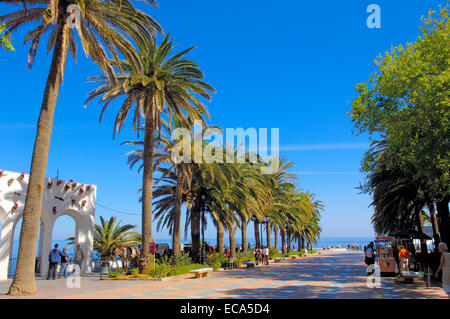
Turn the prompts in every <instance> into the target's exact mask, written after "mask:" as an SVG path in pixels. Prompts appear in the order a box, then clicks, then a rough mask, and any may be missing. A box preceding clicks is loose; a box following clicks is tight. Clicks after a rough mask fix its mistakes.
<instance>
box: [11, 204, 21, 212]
mask: <svg viewBox="0 0 450 319" xmlns="http://www.w3.org/2000/svg"><path fill="white" fill-rule="evenodd" d="M18 207H19V204H17V203H14V206H13V207H12V208H11V212H12V213H15V212H16V210H17V208H18Z"/></svg>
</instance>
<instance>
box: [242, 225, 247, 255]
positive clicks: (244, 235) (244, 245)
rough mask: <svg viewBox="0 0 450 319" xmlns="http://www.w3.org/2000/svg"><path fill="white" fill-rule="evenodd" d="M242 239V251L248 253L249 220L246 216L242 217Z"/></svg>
mask: <svg viewBox="0 0 450 319" xmlns="http://www.w3.org/2000/svg"><path fill="white" fill-rule="evenodd" d="M241 238H242V251H243V252H244V253H246V252H247V251H248V247H247V220H246V219H245V217H244V216H242V217H241Z"/></svg>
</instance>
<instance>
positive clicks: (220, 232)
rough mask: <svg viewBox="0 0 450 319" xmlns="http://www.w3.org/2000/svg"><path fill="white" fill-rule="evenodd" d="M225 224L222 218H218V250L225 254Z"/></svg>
mask: <svg viewBox="0 0 450 319" xmlns="http://www.w3.org/2000/svg"><path fill="white" fill-rule="evenodd" d="M223 236H224V231H223V224H222V222H221V221H220V220H217V252H218V253H219V254H223Z"/></svg>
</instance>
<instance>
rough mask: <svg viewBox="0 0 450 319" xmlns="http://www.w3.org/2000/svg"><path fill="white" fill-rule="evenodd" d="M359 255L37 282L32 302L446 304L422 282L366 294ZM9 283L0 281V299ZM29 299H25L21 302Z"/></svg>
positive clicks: (392, 283) (385, 285) (389, 284)
mask: <svg viewBox="0 0 450 319" xmlns="http://www.w3.org/2000/svg"><path fill="white" fill-rule="evenodd" d="M363 260H364V258H363V254H362V253H360V252H350V251H346V250H343V249H342V250H331V251H324V252H323V253H322V254H320V255H319V254H315V255H309V256H308V257H302V258H299V259H296V260H286V261H284V262H282V263H271V264H270V265H268V266H261V265H260V266H256V267H255V268H253V269H244V268H240V269H235V270H232V271H221V272H213V273H210V275H209V277H207V278H201V279H194V278H193V276H192V275H183V276H178V277H176V278H172V279H168V280H164V281H137V280H136V281H124V280H121V281H112V280H101V281H100V280H99V278H98V277H92V276H90V277H82V278H81V287H80V288H72V289H71V288H68V287H67V286H66V281H65V280H64V279H61V280H42V279H38V280H37V287H38V295H37V296H33V297H32V298H69V299H70V298H75V299H79V298H83V299H99V298H100V299H142V298H151V299H161V298H163V299H166V298H167V299H178V298H183V299H186V298H187V299H196V298H237V299H239V298H246V299H247V298H248V299H251V298H268V299H281V298H282V299H304V298H320V299H349V298H351V299H410V298H414V299H415V298H421V299H429V298H438V299H447V296H446V294H445V293H444V291H443V290H442V288H441V287H440V286H439V285H437V284H432V286H431V287H426V285H425V283H424V282H423V281H421V282H419V283H417V284H414V285H405V284H403V283H401V282H400V281H399V280H397V279H395V278H381V288H368V287H367V275H366V265H365V264H364V262H363ZM10 283H11V280H6V281H0V298H11V297H8V296H7V295H5V294H6V293H7V291H8V287H9V285H10ZM24 298H30V297H24Z"/></svg>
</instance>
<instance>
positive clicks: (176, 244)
mask: <svg viewBox="0 0 450 319" xmlns="http://www.w3.org/2000/svg"><path fill="white" fill-rule="evenodd" d="M180 166H181V165H177V168H178V169H177V171H178V172H177V173H178V174H177V186H176V193H175V205H174V216H173V218H174V219H173V230H172V250H173V254H174V255H175V256H178V255H179V254H180V237H181V227H180V225H181V206H182V204H183V170H182V169H181V167H180Z"/></svg>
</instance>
